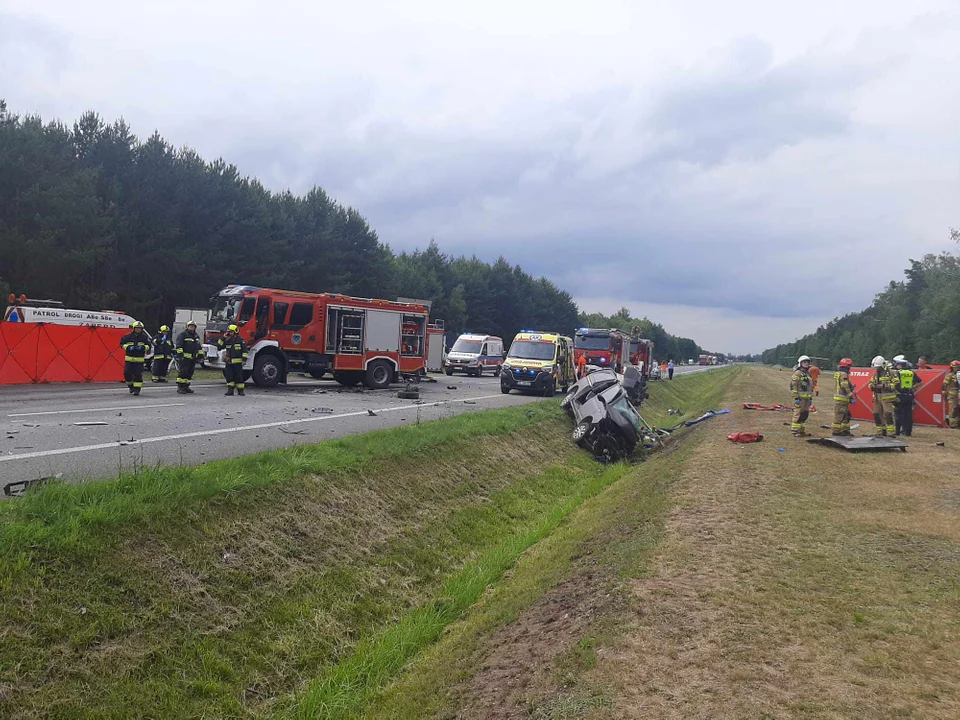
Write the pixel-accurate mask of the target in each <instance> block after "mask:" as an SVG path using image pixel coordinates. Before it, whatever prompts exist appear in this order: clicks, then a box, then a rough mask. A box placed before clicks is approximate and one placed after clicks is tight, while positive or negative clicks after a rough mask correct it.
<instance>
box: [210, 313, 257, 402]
mask: <svg viewBox="0 0 960 720" xmlns="http://www.w3.org/2000/svg"><path fill="white" fill-rule="evenodd" d="M217 347H219V348H220V349H221V350H223V351H224V356H223V377H224V378H225V379H226V381H227V391H226V392H225V393H224V395H233V390H234V388H236V390H237V395H243V388H244V382H243V364H244V363H245V362H246V361H247V358H248V357H250V350H249V349H248V348H247V344H246V343H245V342H244V341H243V338H241V337H240V335H239V334H238V333H237V326H236V325H231V326H230V327H229V328H227V331H226V332H225V333H224V334H223V336H222V337H221V338H220V339H219V340H217Z"/></svg>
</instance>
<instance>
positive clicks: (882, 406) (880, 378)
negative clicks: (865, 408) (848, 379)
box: [869, 355, 900, 437]
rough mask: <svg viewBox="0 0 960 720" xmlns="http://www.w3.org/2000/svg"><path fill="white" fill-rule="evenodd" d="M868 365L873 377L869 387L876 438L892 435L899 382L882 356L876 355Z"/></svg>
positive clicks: (895, 430)
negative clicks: (871, 395) (871, 396)
mask: <svg viewBox="0 0 960 720" xmlns="http://www.w3.org/2000/svg"><path fill="white" fill-rule="evenodd" d="M870 365H871V367H873V377H872V378H871V379H870V385H869V387H870V389H871V390H872V391H873V421H874V423H876V425H877V433H876V434H877V437H885V436H887V435H894V434H895V433H896V432H897V428H896V426H895V425H894V424H893V411H894V406H895V405H896V403H897V390H899V389H900V380H899V379H898V377H897V375H896V373H895V372H894V371H893V370H892V369H891V368H890V363H888V362H887V361H886V360H885V359H884V358H883V356H882V355H877V356H876V357H875V358H874V359H873V361H872V362H871V363H870Z"/></svg>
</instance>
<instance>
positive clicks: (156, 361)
mask: <svg viewBox="0 0 960 720" xmlns="http://www.w3.org/2000/svg"><path fill="white" fill-rule="evenodd" d="M171 360H173V340H172V339H171V338H170V328H168V327H167V326H166V325H161V326H160V332H159V334H158V335H157V336H156V337H155V338H154V339H153V377H152V378H151V379H152V380H153V382H155V383H165V382H166V381H167V371H168V370H169V369H170V361H171Z"/></svg>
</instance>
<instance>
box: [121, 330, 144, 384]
mask: <svg viewBox="0 0 960 720" xmlns="http://www.w3.org/2000/svg"><path fill="white" fill-rule="evenodd" d="M120 347H121V348H123V352H124V358H123V361H124V362H123V379H124V380H125V381H126V383H127V387H128V388H129V389H130V393H131V394H132V395H139V394H140V390H141V389H142V388H143V363H144V362H146V356H147V351H148V350H149V349H150V339H149V338H148V337H147V334H146V333H145V332H144V331H143V323H142V322H140V321H139V320H138V321H137V322H135V323H133V325H131V326H130V332H128V333H127V334H126V335H124V336H123V337H122V338H120Z"/></svg>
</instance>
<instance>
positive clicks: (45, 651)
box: [0, 376, 719, 718]
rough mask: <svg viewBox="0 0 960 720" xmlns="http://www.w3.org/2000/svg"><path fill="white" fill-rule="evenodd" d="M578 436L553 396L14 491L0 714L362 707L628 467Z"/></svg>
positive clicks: (2, 531) (1, 573) (6, 538)
mask: <svg viewBox="0 0 960 720" xmlns="http://www.w3.org/2000/svg"><path fill="white" fill-rule="evenodd" d="M694 377H695V378H698V379H697V381H696V383H692V382H691V384H690V386H689V387H690V389H691V392H699V391H701V390H702V389H703V388H704V387H705V386H704V385H702V384H701V383H702V380H700V379H699V376H694ZM693 379H694V378H690V380H693ZM674 382H678V381H674ZM716 382H717V383H718V384H719V380H718V381H716ZM649 409H650V410H652V411H654V412H659V409H658V407H657V403H656V401H654V402H651V403H650V406H649ZM664 411H665V408H664ZM568 436H569V421H567V420H566V418H565V417H563V416H562V414H561V413H560V411H559V410H558V408H557V404H556V402H553V403H550V402H547V403H541V404H537V405H528V406H523V407H520V408H511V409H508V410H501V411H490V412H486V413H476V414H468V415H463V416H458V417H457V418H453V419H450V420H444V421H439V422H435V423H426V424H423V425H421V426H413V427H405V428H399V429H394V430H387V431H380V432H377V433H372V434H370V435H367V436H358V437H351V438H347V439H344V440H337V441H328V442H325V443H322V444H320V445H315V446H306V447H300V448H295V449H288V450H281V451H275V452H270V453H262V454H260V455H256V456H251V457H247V458H238V459H236V460H230V461H222V462H217V463H211V464H209V465H207V466H202V467H199V468H189V469H187V468H169V469H163V470H157V471H148V472H144V473H140V474H138V475H136V476H126V477H124V478H122V479H120V480H119V481H110V482H106V483H91V484H88V485H76V486H50V487H47V488H44V489H42V490H40V491H39V492H36V493H32V494H30V495H28V496H27V497H25V498H23V499H21V500H19V501H17V502H15V503H8V504H7V505H5V506H3V508H2V511H0V541H2V542H3V551H2V552H0V588H2V589H3V594H4V598H5V600H6V602H5V603H3V605H2V606H0V627H2V630H0V641H2V642H0V714H3V715H5V716H11V717H45V716H64V717H118V718H119V717H136V716H165V717H167V716H169V717H202V716H218V717H221V716H231V717H241V716H263V715H273V714H284V715H286V714H291V713H296V712H298V711H300V712H303V713H304V714H308V715H310V716H322V715H323V714H324V713H325V712H326V711H325V710H324V708H344V709H346V708H361V707H363V705H364V703H365V702H366V701H367V700H368V699H369V698H370V697H372V695H373V694H374V693H375V692H376V691H377V690H379V689H380V688H381V687H382V686H383V685H384V684H386V683H387V682H389V681H390V680H391V679H392V677H393V676H394V674H395V672H396V671H397V669H398V668H399V667H401V666H402V665H403V664H404V663H405V662H406V661H408V660H409V659H410V658H411V657H413V656H415V655H416V654H417V653H418V652H419V651H421V650H423V649H424V648H426V647H428V646H429V645H430V644H431V643H433V642H434V641H435V639H436V638H437V637H439V636H440V635H441V634H442V632H443V631H444V629H445V628H446V627H448V626H449V624H450V622H452V621H454V620H456V618H458V617H460V616H461V615H462V614H463V612H464V611H465V610H466V609H467V608H469V607H470V606H471V605H472V604H473V603H474V602H475V600H476V599H477V598H478V597H480V596H481V595H482V593H483V592H484V589H485V588H487V587H488V586H489V585H490V584H491V583H493V582H495V581H496V579H497V578H498V577H500V576H501V574H502V573H503V571H504V570H505V569H507V568H509V567H510V566H511V565H513V564H514V563H515V561H516V559H517V557H518V556H520V555H521V554H522V553H523V552H524V550H526V549H527V548H529V547H530V546H531V545H534V546H535V544H536V543H537V541H538V540H540V539H541V538H543V537H548V536H549V535H550V534H551V532H552V531H554V530H555V528H557V527H558V526H559V527H562V526H563V523H564V519H565V518H567V517H568V516H569V515H570V514H571V513H572V512H574V511H575V509H576V508H577V507H579V506H581V505H582V504H583V503H584V501H585V500H587V499H588V498H591V497H594V496H596V495H597V493H599V492H600V491H602V490H603V488H605V487H609V486H610V485H612V484H614V482H615V481H616V480H617V479H618V478H619V477H620V476H622V475H623V473H625V472H627V471H628V469H629V468H628V466H624V465H618V466H614V467H606V468H604V467H601V466H598V465H596V464H595V463H593V462H592V460H591V459H590V458H589V457H588V456H587V455H586V454H584V453H581V452H578V451H576V450H575V449H574V448H573V447H572V445H571V444H570V443H569V440H568ZM293 698H297V699H296V700H293Z"/></svg>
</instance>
